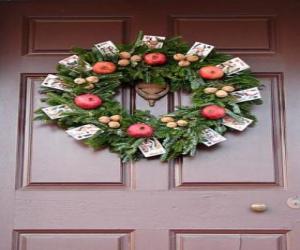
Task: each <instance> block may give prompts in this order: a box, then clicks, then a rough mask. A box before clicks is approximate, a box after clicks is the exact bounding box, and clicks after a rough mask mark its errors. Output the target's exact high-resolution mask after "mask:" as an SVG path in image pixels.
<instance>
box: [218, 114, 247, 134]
mask: <svg viewBox="0 0 300 250" xmlns="http://www.w3.org/2000/svg"><path fill="white" fill-rule="evenodd" d="M252 122H253V120H251V119H248V118H245V117H242V116H236V117H232V116H229V115H226V116H225V117H224V118H223V124H224V125H225V126H227V127H229V128H233V129H236V130H238V131H243V130H244V129H245V128H247V127H248V126H249V125H250V124H251V123H252Z"/></svg>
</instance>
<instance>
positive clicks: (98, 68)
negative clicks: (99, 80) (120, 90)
mask: <svg viewBox="0 0 300 250" xmlns="http://www.w3.org/2000/svg"><path fill="white" fill-rule="evenodd" d="M116 69H117V67H116V65H115V64H113V63H112V62H105V61H103V62H96V63H95V64H94V66H93V71H94V72H95V73H97V74H111V73H113V72H115V71H116Z"/></svg>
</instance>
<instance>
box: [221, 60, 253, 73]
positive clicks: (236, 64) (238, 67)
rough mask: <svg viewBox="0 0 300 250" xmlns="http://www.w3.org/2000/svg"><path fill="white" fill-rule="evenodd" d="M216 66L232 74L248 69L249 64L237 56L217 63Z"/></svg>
mask: <svg viewBox="0 0 300 250" xmlns="http://www.w3.org/2000/svg"><path fill="white" fill-rule="evenodd" d="M217 67H219V68H220V69H222V70H223V71H224V73H225V74H226V75H232V74H236V73H238V72H240V71H243V70H246V69H250V66H249V65H248V64H247V63H245V62H244V61H243V60H242V59H241V58H239V57H235V58H232V59H230V60H228V61H226V62H223V63H221V64H219V65H217Z"/></svg>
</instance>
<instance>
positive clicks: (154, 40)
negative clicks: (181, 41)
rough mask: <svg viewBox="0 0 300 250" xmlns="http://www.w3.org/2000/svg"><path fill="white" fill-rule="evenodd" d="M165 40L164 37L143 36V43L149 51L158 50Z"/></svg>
mask: <svg viewBox="0 0 300 250" xmlns="http://www.w3.org/2000/svg"><path fill="white" fill-rule="evenodd" d="M165 39H166V37H164V36H150V35H144V36H143V39H142V40H143V42H144V43H145V44H146V45H147V46H148V47H149V48H151V49H160V48H162V46H163V45H164V43H163V41H164V40H165Z"/></svg>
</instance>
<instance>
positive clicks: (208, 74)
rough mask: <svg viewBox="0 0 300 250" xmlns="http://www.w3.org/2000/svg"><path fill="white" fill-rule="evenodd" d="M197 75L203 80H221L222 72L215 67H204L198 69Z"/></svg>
mask: <svg viewBox="0 0 300 250" xmlns="http://www.w3.org/2000/svg"><path fill="white" fill-rule="evenodd" d="M198 74H199V75H200V76H201V77H202V78H204V79H209V80H215V79H220V78H222V77H223V75H224V72H223V70H222V69H220V68H218V67H216V66H206V67H202V68H201V69H199V71H198Z"/></svg>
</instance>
